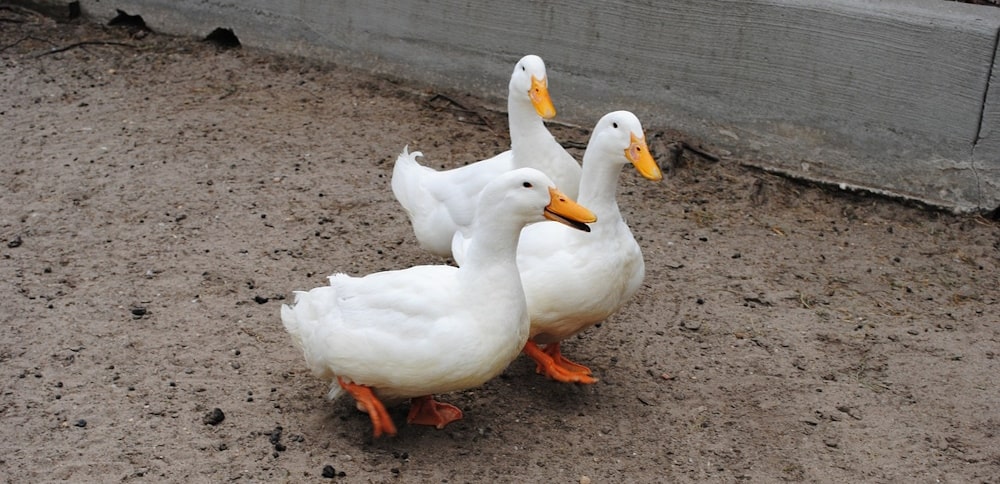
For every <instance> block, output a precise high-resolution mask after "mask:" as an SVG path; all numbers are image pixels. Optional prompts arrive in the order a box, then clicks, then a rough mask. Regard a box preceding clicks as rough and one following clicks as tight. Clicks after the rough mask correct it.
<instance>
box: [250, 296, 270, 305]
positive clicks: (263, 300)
mask: <svg viewBox="0 0 1000 484" xmlns="http://www.w3.org/2000/svg"><path fill="white" fill-rule="evenodd" d="M253 301H254V302H255V303H257V304H264V303H266V302H267V301H268V299H267V298H266V297H264V296H254V297H253Z"/></svg>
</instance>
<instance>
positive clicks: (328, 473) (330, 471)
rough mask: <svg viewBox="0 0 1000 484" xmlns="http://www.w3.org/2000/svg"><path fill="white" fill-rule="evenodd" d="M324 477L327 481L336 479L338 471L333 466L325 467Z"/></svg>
mask: <svg viewBox="0 0 1000 484" xmlns="http://www.w3.org/2000/svg"><path fill="white" fill-rule="evenodd" d="M323 477H324V478H326V479H333V478H334V477H337V470H336V469H334V468H333V466H331V465H325V466H323Z"/></svg>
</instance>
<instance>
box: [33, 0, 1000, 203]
mask: <svg viewBox="0 0 1000 484" xmlns="http://www.w3.org/2000/svg"><path fill="white" fill-rule="evenodd" d="M50 3H51V2H50ZM56 3H59V2H56ZM81 4H82V6H83V10H84V13H85V14H88V15H91V16H94V17H97V18H98V19H102V20H106V19H109V18H111V17H112V16H114V14H115V9H122V10H124V11H126V12H128V13H130V14H139V15H142V17H143V18H144V19H145V21H146V23H147V24H148V25H149V26H150V27H151V28H152V29H153V30H156V31H159V32H167V33H174V34H182V35H196V36H204V35H206V34H207V33H208V32H210V31H211V30H212V29H214V28H215V27H230V28H233V29H234V31H235V33H236V35H237V36H238V37H239V38H240V40H241V41H242V42H243V43H244V44H245V45H250V46H259V47H264V48H268V49H272V50H276V51H280V52H289V53H295V54H300V55H306V56H312V57H317V58H322V59H327V60H331V61H334V62H337V63H342V64H349V65H353V66H356V67H360V68H363V69H366V70H371V71H374V72H380V73H386V74H390V75H394V76H400V77H405V78H409V79H413V80H416V81H419V82H424V83H431V84H434V85H437V86H441V87H442V88H446V89H459V90H462V91H466V92H471V93H474V94H478V95H484V96H487V97H488V98H490V99H493V100H496V101H497V102H498V104H499V103H500V102H502V101H501V99H502V98H503V97H504V96H505V94H506V93H505V90H506V83H507V80H508V76H509V73H510V68H511V66H512V65H513V62H514V61H516V60H517V59H518V58H519V57H520V56H521V55H523V54H526V53H535V54H538V55H541V56H542V57H543V58H544V59H545V60H546V63H547V65H548V67H549V76H550V88H551V91H552V95H553V100H554V101H555V103H556V107H557V109H558V110H559V116H560V119H562V120H565V121H568V122H573V123H578V124H581V125H584V126H590V125H592V123H594V122H595V121H596V119H597V118H598V117H600V116H601V115H602V114H604V113H605V112H608V111H611V110H615V109H629V110H632V111H634V112H635V113H636V114H637V115H639V117H640V119H642V120H643V122H644V124H645V125H647V126H660V127H673V128H677V129H679V130H681V131H684V132H689V133H691V134H693V135H695V136H698V137H701V138H703V139H705V140H706V141H708V142H710V143H711V144H713V145H715V146H719V147H722V148H725V149H728V150H730V151H733V152H734V153H735V154H737V155H740V156H743V157H748V158H749V159H751V160H753V162H754V163H758V164H760V165H761V166H764V167H766V168H769V169H773V170H777V171H781V172H785V173H788V174H790V175H793V176H799V177H804V178H810V179H816V180H823V181H832V182H835V183H841V184H843V185H845V186H852V187H862V188H868V189H872V190H876V191H883V192H887V193H891V194H895V195H901V196H905V197H909V198H914V199H919V200H922V201H925V202H929V203H932V204H935V205H942V206H947V207H951V208H954V209H956V210H962V211H967V210H977V209H993V208H996V207H997V206H998V205H1000V92H998V91H1000V89H998V86H1000V84H998V83H994V82H991V81H994V80H997V76H998V75H1000V74H997V73H996V72H995V71H994V69H993V66H994V64H995V59H996V55H997V48H996V47H997V39H998V32H1000V9H998V8H994V7H983V6H975V5H969V4H964V3H958V2H946V1H942V0H883V1H862V0H815V1H813V0H794V1H792V0H674V1H669V2H667V1H663V2H654V1H648V0H646V1H641V0H617V1H615V0H606V1H598V0H590V1H586V0H585V1H579V0H553V1H546V2H539V1H531V0H495V1H492V2H471V1H468V0H462V1H459V0H441V1H433V2H432V1H426V0H425V1H411V2H407V1H402V0H372V1H364V2H361V1H356V2H345V1H332V0H298V1H285V2H272V1H265V0H243V1H239V2H234V1H213V0H83V1H82V2H81ZM991 85H992V86H993V87H994V88H993V89H990V87H991ZM394 149H395V148H394Z"/></svg>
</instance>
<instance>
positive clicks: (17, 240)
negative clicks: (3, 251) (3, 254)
mask: <svg viewBox="0 0 1000 484" xmlns="http://www.w3.org/2000/svg"><path fill="white" fill-rule="evenodd" d="M22 243H24V241H22V240H21V236H20V235H15V236H14V238H13V239H10V240H8V241H7V247H10V248H11V249H14V248H17V247H20V246H21V244H22Z"/></svg>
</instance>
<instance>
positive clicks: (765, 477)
mask: <svg viewBox="0 0 1000 484" xmlns="http://www.w3.org/2000/svg"><path fill="white" fill-rule="evenodd" d="M80 42H84V43H83V44H79V43H80ZM53 48H57V49H58V48H66V49H65V50H62V51H58V52H53ZM510 60H511V62H513V61H514V60H515V59H510ZM0 61H2V64H3V68H2V70H0V83H2V84H0V92H2V95H0V120H2V126H3V136H2V137H0V187H2V189H0V254H2V257H0V284H2V285H0V290H2V292H3V293H4V294H7V296H6V297H5V299H4V302H3V305H2V309H0V318H2V326H0V362H2V365H0V378H2V396H0V422H2V423H0V429H2V432H3V435H4V439H3V440H2V441H0V476H2V479H3V480H4V481H5V482H17V483H22V482H23V483H35V482H46V481H62V480H65V481H73V482H98V481H102V482H118V481H124V482H223V481H251V482H259V481H268V482H280V481H288V482H306V481H312V482H327V481H328V480H334V481H341V482H450V483H455V482H580V483H584V482H593V483H598V482H654V481H659V482H664V481H666V482H695V481H698V482H700V481H710V482H779V481H805V482H838V483H841V482H923V483H930V482H946V483H973V482H994V483H995V482H1000V435H998V434H1000V389H998V386H997V380H998V377H997V375H998V374H1000V363H998V360H997V357H998V354H1000V324H998V320H1000V305H998V300H1000V225H998V223H997V222H995V221H993V220H990V219H988V218H984V217H982V216H976V215H967V216H955V215H951V214H947V213H942V212H939V211H934V210H929V209H926V208H921V207H915V206H911V205H909V204H905V203H900V202H897V201H892V200H886V199H884V198H876V197H871V196H866V195H861V194H852V193H845V192H838V191H836V190H830V189H826V188H822V187H817V186H812V185H809V184H803V183H799V182H793V181H789V180H786V179H783V178H780V177H776V176H773V175H770V174H767V173H763V172H761V171H757V170H754V169H750V168H747V167H745V166H744V165H743V164H742V163H741V161H744V160H740V159H739V158H737V157H736V156H733V155H728V156H723V157H722V160H721V161H719V162H712V161H710V160H707V159H705V158H704V157H701V156H697V155H695V154H693V153H692V152H690V151H686V152H684V153H683V156H680V157H679V158H676V159H674V158H673V157H672V155H671V151H670V150H669V149H668V147H669V146H670V144H671V143H672V142H676V141H678V140H681V139H683V134H682V133H679V132H676V131H672V130H670V129H668V128H670V127H668V126H646V132H647V136H648V137H649V138H650V140H651V142H652V147H653V149H654V150H656V151H657V159H658V160H659V161H660V162H661V164H663V165H664V167H665V168H667V172H668V177H667V178H666V179H665V180H664V181H662V182H660V183H653V182H649V181H646V180H644V179H642V178H641V177H639V176H638V175H637V174H636V173H634V171H632V170H626V171H625V172H623V175H622V179H621V188H620V196H619V201H620V204H621V206H622V210H623V213H625V215H626V216H627V218H628V220H629V222H630V225H631V227H632V229H633V231H634V233H635V234H636V237H637V239H639V241H640V244H641V245H642V247H643V250H644V253H645V256H646V265H647V277H646V281H645V284H644V286H643V288H642V289H641V291H640V292H639V294H638V295H637V297H635V299H634V301H633V302H632V303H630V304H629V305H628V306H627V307H626V308H625V309H623V310H622V311H621V312H619V313H618V314H616V315H615V316H613V317H612V318H611V319H610V320H608V321H607V322H605V323H603V324H602V325H601V326H600V327H599V328H595V329H592V330H590V331H588V332H586V333H585V334H583V335H581V336H580V337H578V338H574V339H572V340H570V341H568V342H567V343H566V344H565V345H564V349H565V352H566V354H567V355H568V356H569V357H570V358H573V359H575V360H577V361H580V362H581V363H584V364H587V365H589V366H590V367H591V368H593V369H594V370H595V373H596V376H598V377H599V378H600V381H599V382H598V383H597V384H594V385H591V386H573V385H564V384H558V383H554V382H551V381H547V380H545V379H544V378H542V377H540V376H538V375H535V373H534V366H533V365H532V364H531V363H529V361H528V360H527V359H526V358H523V357H522V358H519V359H517V360H516V361H514V362H513V363H512V364H511V365H510V367H509V368H508V369H507V371H506V372H505V373H504V374H503V375H502V376H501V377H500V378H497V379H495V380H493V381H491V382H489V383H487V384H486V385H485V386H483V387H481V388H476V389H472V390H469V391H465V392H459V393H454V394H448V395H442V396H441V399H442V400H444V401H448V402H450V403H453V404H455V405H458V406H459V407H460V408H462V409H463V410H464V411H465V419H464V420H461V421H459V422H456V423H454V424H452V425H450V426H449V427H448V428H446V429H444V430H435V429H433V428H426V427H411V426H406V425H401V426H400V434H399V435H398V436H397V437H395V438H382V439H378V440H373V439H372V437H371V428H370V424H369V421H368V418H367V417H366V416H365V415H364V414H361V413H359V412H357V411H356V410H355V409H354V407H353V403H352V402H350V401H349V400H348V399H341V400H338V401H336V402H332V403H331V402H328V401H326V400H325V399H324V396H325V393H326V390H327V383H326V382H323V381H320V380H318V379H316V378H315V377H313V376H312V375H311V374H310V373H309V372H308V370H306V368H305V366H304V361H303V359H302V355H301V354H300V352H299V351H298V350H297V349H296V348H295V347H293V344H292V342H291V340H290V338H289V337H288V335H287V334H285V332H284V329H283V328H282V325H281V321H280V319H279V317H278V311H279V307H280V304H282V302H285V301H288V299H287V298H288V297H289V296H290V294H291V291H292V290H294V289H308V288H311V287H314V286H317V285H322V284H325V282H326V280H325V278H326V276H327V275H328V274H330V273H333V272H340V271H343V272H348V273H352V274H364V273H369V272H373V271H380V270H385V269H394V268H402V267H407V266H411V265H415V264H423V263H442V262H444V261H441V260H438V259H436V258H434V257H433V256H430V255H428V254H425V253H423V252H422V251H420V250H419V248H418V247H417V246H416V243H415V239H414V237H413V235H412V233H411V230H410V227H409V224H408V222H407V219H406V217H405V215H404V214H403V213H402V212H401V210H400V208H399V206H398V205H397V203H396V202H395V200H394V198H393V196H392V193H391V190H390V188H389V177H390V174H391V169H392V163H393V161H394V160H395V157H396V155H397V154H398V153H399V151H401V149H402V148H403V146H404V145H406V144H409V145H410V147H411V148H414V149H419V150H422V151H424V153H425V155H427V158H426V159H427V160H430V161H432V162H433V163H434V164H436V165H440V166H457V165H459V164H460V163H461V162H463V161H469V160H475V159H479V158H481V157H485V156H488V155H492V154H495V153H496V152H499V151H502V150H504V149H506V146H507V143H508V141H507V139H506V137H505V134H504V133H505V131H506V127H505V117H504V115H503V113H501V112H498V111H496V110H493V109H487V108H488V107H489V106H487V105H486V103H485V101H481V100H477V99H474V98H471V97H468V96H463V95H462V94H461V93H437V92H435V91H434V90H433V89H432V88H429V87H427V86H417V85H409V84H407V83H405V82H399V81H392V80H387V79H381V78H377V77H372V76H371V75H369V74H367V73H364V72H357V71H353V70H349V69H346V68H343V67H338V66H333V65H322V64H319V63H315V62H310V61H304V60H301V59H293V58H288V57H280V56H276V55H272V54H269V53H266V52H261V51H257V50H253V49H232V50H223V49H219V48H216V47H215V46H213V45H211V44H208V43H205V42H200V41H197V40H191V39H179V38H173V37H168V36H162V35H158V34H155V33H146V32H137V31H134V30H129V29H126V28H111V27H103V26H98V25H93V24H90V23H87V22H85V21H74V22H71V23H57V22H55V21H53V20H50V19H47V18H45V17H42V16H40V15H37V14H34V13H32V12H30V11H27V10H23V9H21V8H18V7H10V6H0ZM549 64H550V77H551V78H552V95H553V99H554V101H555V103H556V107H557V108H558V109H560V110H561V111H562V112H572V109H573V106H574V104H575V103H580V102H584V101H582V100H571V99H564V98H562V97H561V96H560V95H559V90H558V86H559V81H558V78H559V61H558V59H551V60H549ZM435 94H445V95H446V96H444V97H442V96H435ZM462 106H464V107H465V108H468V109H462ZM621 108H623V109H628V108H629V107H628V106H621ZM552 129H553V131H554V133H555V134H556V136H557V138H559V139H560V140H565V141H566V142H567V143H570V144H572V145H573V146H579V145H581V144H582V143H585V142H586V140H587V130H586V129H580V128H575V127H567V126H560V125H552ZM687 141H688V142H690V143H691V144H693V145H698V144H701V143H703V144H704V146H705V147H706V148H707V149H708V150H709V151H713V152H717V153H719V152H722V150H719V149H713V147H712V140H702V141H701V142H699V141H698V140H687ZM574 152H575V153H576V154H577V155H580V154H582V153H581V151H580V150H579V149H574ZM216 408H218V409H220V410H221V411H222V412H223V415H224V419H223V420H221V421H219V418H220V417H222V416H223V415H218V414H216V415H215V418H214V419H212V418H211V417H212V413H213V410H214V409H216ZM392 411H393V415H394V417H395V419H396V421H397V422H398V423H400V424H401V423H402V422H403V419H404V417H405V411H406V408H405V406H402V407H399V408H394V409H393V410H392ZM327 466H329V467H327ZM324 472H325V473H326V476H329V477H324Z"/></svg>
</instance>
